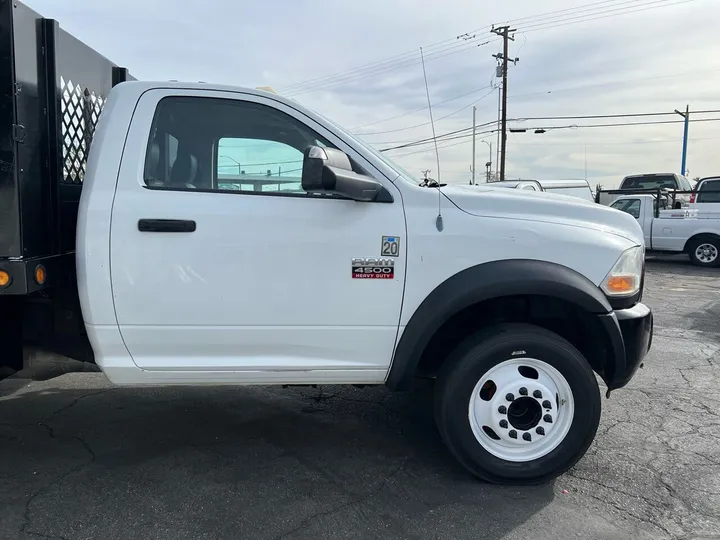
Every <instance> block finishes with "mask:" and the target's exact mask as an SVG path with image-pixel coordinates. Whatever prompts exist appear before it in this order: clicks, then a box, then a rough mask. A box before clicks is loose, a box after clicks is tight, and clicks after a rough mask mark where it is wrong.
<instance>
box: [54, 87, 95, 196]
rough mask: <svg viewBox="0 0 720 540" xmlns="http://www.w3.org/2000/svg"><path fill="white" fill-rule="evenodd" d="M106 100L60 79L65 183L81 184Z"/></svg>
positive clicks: (86, 89)
mask: <svg viewBox="0 0 720 540" xmlns="http://www.w3.org/2000/svg"><path fill="white" fill-rule="evenodd" d="M104 103H105V98H104V97H103V96H100V95H98V94H95V92H90V90H89V89H88V88H85V89H83V88H82V87H81V86H80V85H77V84H74V83H73V82H72V81H71V80H70V79H68V80H65V79H64V78H63V77H60V116H61V118H62V126H61V138H62V161H63V167H62V170H63V180H62V181H63V182H68V183H71V184H79V183H82V181H83V179H84V178H85V168H86V166H87V156H88V152H89V151H90V143H91V142H92V137H93V134H94V133H95V126H97V122H98V119H99V118H100V113H101V111H102V107H103V104H104Z"/></svg>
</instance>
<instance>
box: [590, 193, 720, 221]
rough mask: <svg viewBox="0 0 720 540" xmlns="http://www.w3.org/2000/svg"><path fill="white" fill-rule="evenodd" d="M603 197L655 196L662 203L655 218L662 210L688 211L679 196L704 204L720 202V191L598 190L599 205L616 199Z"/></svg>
mask: <svg viewBox="0 0 720 540" xmlns="http://www.w3.org/2000/svg"><path fill="white" fill-rule="evenodd" d="M603 195H617V196H620V195H653V196H654V197H655V200H656V201H660V204H659V205H658V204H655V217H659V216H660V210H670V209H672V210H687V209H688V208H687V206H682V201H679V200H678V196H680V195H687V197H684V198H685V199H689V202H690V204H692V203H704V202H715V200H717V201H718V202H720V189H702V190H700V191H698V190H697V189H692V190H689V191H687V190H685V191H683V190H678V189H670V188H663V187H658V188H646V189H641V188H638V189H599V188H598V189H597V191H596V192H595V202H596V203H599V204H605V205H608V206H609V205H611V204H612V203H613V202H614V200H615V198H612V199H610V200H607V199H605V200H604V201H603V200H602V199H603V197H602V196H603ZM697 210H702V207H701V206H700V207H698V208H697Z"/></svg>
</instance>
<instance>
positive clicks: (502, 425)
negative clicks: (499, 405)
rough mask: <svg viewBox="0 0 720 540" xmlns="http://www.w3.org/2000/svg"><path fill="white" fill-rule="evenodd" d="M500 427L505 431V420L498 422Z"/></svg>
mask: <svg viewBox="0 0 720 540" xmlns="http://www.w3.org/2000/svg"><path fill="white" fill-rule="evenodd" d="M500 427H501V428H503V429H507V427H508V423H507V420H500Z"/></svg>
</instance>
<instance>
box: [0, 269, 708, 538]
mask: <svg viewBox="0 0 720 540" xmlns="http://www.w3.org/2000/svg"><path fill="white" fill-rule="evenodd" d="M646 290H647V292H646V296H645V301H646V302H647V303H648V304H649V305H650V306H651V307H652V308H653V310H654V311H655V316H656V327H655V338H654V341H653V349H652V352H651V354H650V355H649V357H648V359H647V361H646V363H645V367H644V368H643V369H642V370H640V371H639V372H638V374H637V375H636V376H635V378H634V379H633V381H632V382H631V383H630V384H629V385H628V387H626V388H625V389H622V390H619V391H616V392H614V393H613V394H612V395H611V397H610V398H609V399H603V415H602V422H601V426H600V430H599V432H598V435H597V438H596V440H595V442H594V444H593V445H592V446H591V448H590V450H589V451H588V453H587V454H586V456H585V458H584V459H582V460H581V461H580V462H579V463H578V465H577V466H576V467H575V468H574V469H573V470H572V471H570V472H569V473H568V474H565V475H563V476H561V477H560V478H558V479H556V480H555V481H554V482H551V483H549V484H546V485H542V486H537V487H529V488H509V487H503V486H492V485H487V484H484V483H482V482H479V481H476V480H474V479H472V478H470V477H469V476H468V475H467V474H466V473H465V472H464V471H463V470H462V469H461V468H460V467H459V466H458V465H457V464H456V463H455V461H454V460H453V459H452V458H451V457H450V455H449V454H448V452H447V451H446V450H445V448H444V446H443V445H442V443H441V441H440V439H439V436H438V434H437V432H436V430H435V426H434V424H433V421H432V415H431V400H430V397H431V388H430V384H425V383H424V384H421V385H420V387H419V388H418V389H416V390H414V391H412V392H409V393H398V394H392V393H390V392H388V391H387V390H386V389H385V388H383V387H373V388H366V389H355V388H345V387H321V388H317V389H313V388H291V389H282V388H279V387H274V388H270V387H239V388H238V387H190V388H152V389H143V388H115V387H113V386H112V385H110V384H109V383H108V382H107V380H106V379H105V378H104V376H103V375H102V374H101V373H95V372H87V371H88V368H87V366H80V371H84V372H79V373H67V374H64V375H62V376H59V377H54V378H49V379H48V378H47V377H49V375H47V374H48V373H50V374H53V373H55V372H57V370H58V369H61V368H63V366H65V365H67V364H61V363H58V362H53V361H47V362H46V364H48V365H49V369H47V366H46V369H44V370H42V369H38V368H37V366H39V365H42V362H40V363H38V364H36V365H35V369H34V370H32V373H31V375H32V378H25V377H27V376H28V373H23V374H20V376H14V377H11V378H8V379H5V380H4V381H1V382H0V539H2V540H15V539H23V540H25V539H28V538H48V539H59V540H81V539H102V540H115V539H123V540H127V539H133V540H135V539H143V540H150V539H153V540H154V539H157V540H185V539H188V540H189V539H193V540H195V539H198V540H199V539H218V540H219V539H222V540H224V539H232V540H238V539H251V540H255V539H257V540H265V539H268V540H280V539H323V538H333V539H335V538H337V539H350V538H353V539H355V538H363V539H370V538H383V539H426V538H428V539H430V538H432V539H452V540H460V539H473V540H479V539H490V538H492V539H500V538H502V539H508V540H510V539H521V538H522V539H524V538H533V539H553V540H563V539H569V538H581V539H588V540H589V539H593V540H594V539H622V540H626V539H627V538H633V540H641V539H652V540H662V539H667V538H672V539H678V540H679V539H682V540H693V539H697V540H699V539H708V538H718V539H720V414H719V412H720V295H719V294H718V292H719V290H720V270H716V271H709V270H699V269H697V268H694V267H692V266H690V265H689V264H688V263H687V262H686V260H685V258H668V259H664V260H651V261H649V262H648V277H647V289H646ZM43 373H45V375H43ZM33 379H46V380H33Z"/></svg>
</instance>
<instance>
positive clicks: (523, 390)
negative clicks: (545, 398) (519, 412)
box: [519, 386, 528, 396]
mask: <svg viewBox="0 0 720 540" xmlns="http://www.w3.org/2000/svg"><path fill="white" fill-rule="evenodd" d="M519 394H520V395H521V396H527V395H528V391H527V388H525V387H524V386H523V387H522V388H520V391H519Z"/></svg>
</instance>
